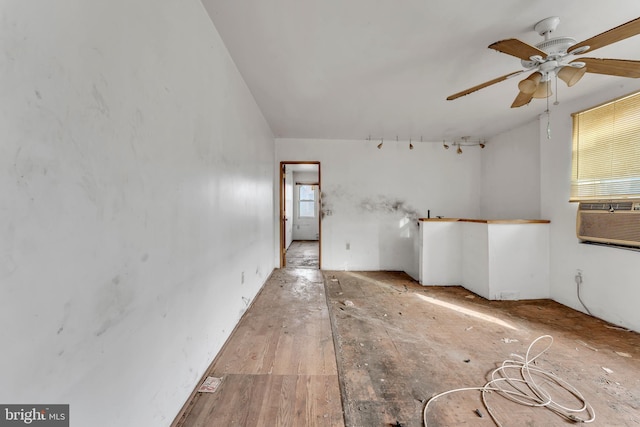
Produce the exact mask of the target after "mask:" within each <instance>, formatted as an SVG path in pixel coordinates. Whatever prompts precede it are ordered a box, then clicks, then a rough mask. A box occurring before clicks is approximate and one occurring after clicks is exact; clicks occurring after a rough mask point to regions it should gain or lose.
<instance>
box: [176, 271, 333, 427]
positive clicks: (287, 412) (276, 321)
mask: <svg viewBox="0 0 640 427" xmlns="http://www.w3.org/2000/svg"><path fill="white" fill-rule="evenodd" d="M322 280H323V279H322V274H321V273H320V270H310V269H282V270H276V271H274V273H273V274H272V276H271V278H270V279H269V280H268V282H267V283H266V284H265V286H264V287H263V289H262V291H261V292H260V294H259V295H258V296H257V297H256V299H255V301H254V303H253V304H252V305H251V307H250V309H249V310H248V311H247V312H246V313H245V315H244V316H243V318H242V320H241V321H240V323H239V325H238V327H237V328H236V330H235V331H234V333H233V334H232V336H231V337H230V338H229V340H228V341H227V343H226V344H225V346H224V348H223V349H222V351H221V352H220V354H219V355H218V357H217V358H216V360H215V361H214V364H213V365H212V369H211V370H210V373H209V374H208V375H210V376H214V377H223V378H224V379H223V381H222V385H221V386H220V388H219V389H218V390H217V391H216V392H214V393H197V394H196V397H195V399H194V401H193V403H192V404H191V406H190V408H189V409H188V412H187V414H186V416H185V417H183V418H182V419H181V420H178V422H177V423H175V425H176V426H181V427H205V426H207V427H220V426H224V427H228V426H260V427H262V426H292V427H298V426H328V427H334V426H344V423H343V415H342V405H341V401H340V391H339V388H338V377H337V370H336V359H335V351H334V348H333V340H332V335H331V326H330V323H329V315H328V311H327V305H326V299H325V293H324V285H323V282H322Z"/></svg>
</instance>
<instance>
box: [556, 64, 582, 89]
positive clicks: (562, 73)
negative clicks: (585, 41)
mask: <svg viewBox="0 0 640 427" xmlns="http://www.w3.org/2000/svg"><path fill="white" fill-rule="evenodd" d="M583 64H584V62H583ZM570 65H571V66H570V67H562V68H561V69H560V70H559V71H558V78H559V79H560V80H562V81H563V82H565V83H566V84H567V86H569V87H571V86H573V85H574V84H576V83H578V81H580V79H581V78H582V76H584V74H585V73H586V72H587V67H584V66H583V67H582V68H574V66H573V63H572V64H570Z"/></svg>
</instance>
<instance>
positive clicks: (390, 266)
mask: <svg viewBox="0 0 640 427" xmlns="http://www.w3.org/2000/svg"><path fill="white" fill-rule="evenodd" d="M378 143H379V141H339V140H331V141H329V140H300V139H277V140H276V157H277V160H279V161H285V160H289V161H294V160H307V161H320V162H321V176H322V194H323V196H322V205H323V206H322V210H323V212H324V219H323V220H322V268H324V269H335V270H402V271H406V272H407V273H409V274H411V275H412V276H413V277H414V278H416V279H417V278H418V268H419V263H418V257H419V249H418V248H419V244H418V237H419V236H418V225H417V221H416V219H417V218H420V217H426V216H427V211H428V210H431V215H432V216H437V215H440V216H449V217H455V216H459V217H475V216H477V215H478V213H479V211H480V181H479V177H480V151H479V150H480V149H479V148H478V149H473V148H477V147H470V148H469V149H466V150H464V154H462V155H458V154H456V153H455V151H454V150H444V149H443V148H442V145H441V144H438V143H415V142H414V146H415V149H414V150H409V147H408V146H409V143H408V141H400V142H399V143H396V141H389V142H385V143H384V146H383V148H382V149H380V150H378V149H377V148H376V145H377V144H378ZM276 226H278V224H277V222H276ZM347 244H349V247H350V248H349V249H347Z"/></svg>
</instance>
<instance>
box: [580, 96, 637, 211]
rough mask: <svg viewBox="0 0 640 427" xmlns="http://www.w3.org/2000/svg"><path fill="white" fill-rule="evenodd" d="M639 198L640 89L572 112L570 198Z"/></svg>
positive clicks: (585, 199)
mask: <svg viewBox="0 0 640 427" xmlns="http://www.w3.org/2000/svg"><path fill="white" fill-rule="evenodd" d="M626 198H640V92H639V93H635V94H632V95H628V96H626V97H623V98H620V99H617V100H614V101H611V102H608V103H606V104H604V105H600V106H598V107H595V108H591V109H589V110H586V111H582V112H579V113H574V114H573V153H572V168H571V198H570V200H571V201H587V200H614V199H626Z"/></svg>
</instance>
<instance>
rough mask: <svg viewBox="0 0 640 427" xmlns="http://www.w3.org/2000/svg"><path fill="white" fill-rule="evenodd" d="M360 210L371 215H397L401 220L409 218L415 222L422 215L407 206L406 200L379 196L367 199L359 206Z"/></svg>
mask: <svg viewBox="0 0 640 427" xmlns="http://www.w3.org/2000/svg"><path fill="white" fill-rule="evenodd" d="M358 207H359V208H360V210H362V211H364V212H370V213H384V214H397V215H398V216H400V217H401V218H408V219H410V220H411V221H412V222H415V221H417V220H418V218H420V213H419V212H418V211H417V210H416V209H414V208H413V207H411V206H409V205H407V203H406V202H405V201H404V200H400V199H396V198H388V197H386V196H382V195H380V196H378V197H377V198H375V199H371V198H366V199H364V200H362V201H361V202H360V204H359V205H358Z"/></svg>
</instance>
